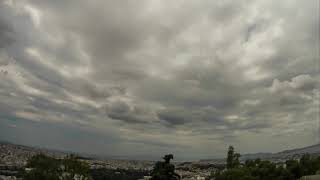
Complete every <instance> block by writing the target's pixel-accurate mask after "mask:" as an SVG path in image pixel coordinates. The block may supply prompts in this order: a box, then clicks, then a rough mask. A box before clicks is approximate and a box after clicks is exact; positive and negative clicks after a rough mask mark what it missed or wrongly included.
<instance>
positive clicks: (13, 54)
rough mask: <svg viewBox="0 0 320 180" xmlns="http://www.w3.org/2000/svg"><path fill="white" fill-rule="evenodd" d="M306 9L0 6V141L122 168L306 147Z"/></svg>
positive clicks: (274, 2)
mask: <svg viewBox="0 0 320 180" xmlns="http://www.w3.org/2000/svg"><path fill="white" fill-rule="evenodd" d="M318 53H319V1H317V0H310V1H300V0H281V1H279V0H262V1H253V0H234V1H231V0H223V1H211V0H201V1H198V0H193V1H189V0H175V1H172V0H139V1H133V0H122V1H116V0H113V1H109V0H103V1H102V0H101V1H98V0H90V1H88V0H68V1H55V0H1V1H0V139H1V140H6V141H11V142H15V143H20V144H28V145H35V146H41V147H48V148H55V149H62V150H72V151H78V152H88V153H94V154H100V155H109V156H125V157H129V158H137V157H138V158H142V157H143V158H152V157H161V156H162V155H163V154H164V153H174V154H175V156H176V157H177V158H178V159H200V158H207V157H223V156H225V154H226V149H227V147H228V145H234V146H235V148H236V150H238V151H240V152H241V153H252V152H276V151H280V150H284V149H291V148H297V147H304V146H307V145H312V144H315V143H317V141H318V140H319V132H318V129H319V125H318V124H319V117H318V111H319V106H318V105H319V101H317V96H319V79H320V73H319V54H318Z"/></svg>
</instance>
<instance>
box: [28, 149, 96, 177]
mask: <svg viewBox="0 0 320 180" xmlns="http://www.w3.org/2000/svg"><path fill="white" fill-rule="evenodd" d="M26 167H28V168H31V170H30V171H28V172H25V173H24V175H23V177H24V179H25V180H69V179H70V180H71V179H72V180H73V179H74V178H75V177H82V179H84V180H89V179H91V177H90V175H89V165H88V164H87V163H85V162H82V161H80V160H78V159H77V158H76V157H75V156H73V155H70V156H67V157H65V158H64V159H62V160H60V159H55V158H53V157H50V156H46V155H44V154H38V155H35V156H33V157H31V158H30V159H29V160H28V162H27V165H26Z"/></svg>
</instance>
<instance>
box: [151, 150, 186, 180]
mask: <svg viewBox="0 0 320 180" xmlns="http://www.w3.org/2000/svg"><path fill="white" fill-rule="evenodd" d="M163 159H164V162H157V163H156V164H155V166H154V168H153V171H152V173H151V175H152V178H151V180H179V179H180V175H178V174H177V173H175V172H174V170H175V167H174V165H173V164H170V160H171V159H173V155H172V154H168V155H165V156H164V157H163Z"/></svg>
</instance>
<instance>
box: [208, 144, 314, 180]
mask: <svg viewBox="0 0 320 180" xmlns="http://www.w3.org/2000/svg"><path fill="white" fill-rule="evenodd" d="M239 157H240V154H238V153H235V152H234V148H233V147H232V146H230V147H229V150H228V155H227V166H226V167H227V169H225V170H222V171H216V172H213V173H212V178H213V179H215V180H297V179H300V178H301V177H302V176H306V175H314V174H318V173H319V172H320V171H319V170H320V157H312V156H311V155H309V154H305V155H303V156H302V157H301V158H300V159H297V160H294V159H291V160H287V161H286V162H283V163H273V162H270V161H263V160H260V159H256V160H247V161H246V162H245V163H243V164H242V163H240V162H239Z"/></svg>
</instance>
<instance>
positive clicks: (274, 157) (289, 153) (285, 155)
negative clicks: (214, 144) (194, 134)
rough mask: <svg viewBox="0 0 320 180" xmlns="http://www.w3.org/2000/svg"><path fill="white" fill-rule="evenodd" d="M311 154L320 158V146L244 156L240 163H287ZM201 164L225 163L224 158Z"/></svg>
mask: <svg viewBox="0 0 320 180" xmlns="http://www.w3.org/2000/svg"><path fill="white" fill-rule="evenodd" d="M307 153H309V154H311V155H314V156H320V144H315V145H312V146H307V147H303V148H296V149H291V150H284V151H280V152H277V153H252V154H242V155H241V157H240V161H242V162H244V161H246V160H253V159H258V158H260V159H262V160H270V161H274V162H277V161H285V160H288V159H298V158H300V157H301V156H302V155H303V154H307ZM200 161H201V162H214V163H219V164H220V163H223V162H225V159H224V158H221V159H204V160H200Z"/></svg>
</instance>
